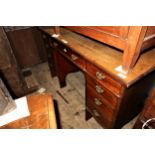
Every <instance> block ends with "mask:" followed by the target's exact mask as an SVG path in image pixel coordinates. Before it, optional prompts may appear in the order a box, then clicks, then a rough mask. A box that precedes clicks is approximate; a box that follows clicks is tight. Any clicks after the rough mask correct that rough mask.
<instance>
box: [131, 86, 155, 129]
mask: <svg viewBox="0 0 155 155" xmlns="http://www.w3.org/2000/svg"><path fill="white" fill-rule="evenodd" d="M133 128H134V129H142V128H143V129H155V88H154V89H153V90H152V92H151V93H150V96H149V97H148V99H147V101H146V104H145V106H144V108H143V110H142V112H141V113H140V116H139V117H138V119H137V121H136V123H135V125H134V127H133Z"/></svg>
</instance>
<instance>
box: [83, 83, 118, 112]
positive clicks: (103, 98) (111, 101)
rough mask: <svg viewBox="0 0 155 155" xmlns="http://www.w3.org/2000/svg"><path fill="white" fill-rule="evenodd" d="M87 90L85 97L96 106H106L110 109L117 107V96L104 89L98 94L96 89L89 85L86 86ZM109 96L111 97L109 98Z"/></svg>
mask: <svg viewBox="0 0 155 155" xmlns="http://www.w3.org/2000/svg"><path fill="white" fill-rule="evenodd" d="M86 90H87V92H88V93H87V98H89V99H91V100H92V101H93V102H94V104H95V105H96V106H98V107H101V108H102V106H103V107H105V106H106V107H108V108H111V109H114V110H115V109H117V107H118V104H119V103H118V101H119V100H118V98H116V97H115V96H113V95H111V94H109V93H108V92H106V91H104V93H103V94H98V93H97V92H96V90H94V89H93V88H92V87H91V86H90V85H89V86H88V85H87V87H86ZM110 97H111V98H110Z"/></svg>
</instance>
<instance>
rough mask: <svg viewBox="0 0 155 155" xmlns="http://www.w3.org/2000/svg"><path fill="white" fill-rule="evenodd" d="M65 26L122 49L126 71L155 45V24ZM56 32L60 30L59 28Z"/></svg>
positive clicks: (123, 65)
mask: <svg viewBox="0 0 155 155" xmlns="http://www.w3.org/2000/svg"><path fill="white" fill-rule="evenodd" d="M65 27H66V28H67V29H69V30H72V31H74V32H78V33H80V34H83V35H86V36H88V37H91V38H94V39H96V40H99V41H101V42H103V43H105V44H107V45H110V46H113V47H116V48H118V49H120V50H122V51H123V62H122V67H123V70H124V71H129V70H130V69H132V68H133V67H134V65H135V63H136V61H137V59H138V57H139V55H140V53H141V51H143V50H145V49H148V48H150V47H152V46H154V45H155V26H65ZM57 29H58V28H57ZM56 32H58V30H57V31H56ZM60 33H61V32H60Z"/></svg>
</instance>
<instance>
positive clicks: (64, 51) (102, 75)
mask: <svg viewBox="0 0 155 155" xmlns="http://www.w3.org/2000/svg"><path fill="white" fill-rule="evenodd" d="M41 30H42V33H43V36H44V35H46V37H48V40H50V46H51V53H52V55H54V57H53V58H54V59H55V60H54V65H55V70H56V75H57V76H58V78H59V81H60V85H61V86H64V85H65V77H66V75H67V74H68V73H70V72H72V71H76V70H77V69H80V70H81V71H83V73H84V75H85V79H86V119H89V118H90V117H91V116H93V117H94V118H95V119H96V120H97V121H98V122H99V123H100V124H101V125H102V126H103V127H104V128H121V127H122V126H123V125H124V124H125V123H127V122H128V121H130V120H131V119H132V118H133V117H134V116H135V115H137V114H138V113H139V112H140V110H141V108H142V107H143V103H144V100H145V98H146V97H147V94H148V91H149V90H151V86H152V84H153V83H154V82H155V81H154V79H155V71H154V69H155V61H154V58H155V49H152V50H150V51H149V52H145V53H144V54H143V55H142V56H141V57H140V59H139V61H138V63H136V66H135V67H134V68H133V69H132V70H131V71H130V72H129V73H128V74H122V72H120V71H119V67H120V66H121V64H122V55H123V53H122V52H120V51H119V50H117V49H114V48H111V47H109V46H106V45H104V44H102V43H99V42H97V41H94V40H92V39H88V38H86V37H83V36H81V35H78V34H76V33H73V32H71V31H69V30H66V29H64V28H61V29H60V32H61V33H60V35H59V36H58V35H55V31H54V30H53V31H52V29H41ZM45 42H46V43H47V44H49V41H48V42H47V41H45ZM148 62H149V63H148Z"/></svg>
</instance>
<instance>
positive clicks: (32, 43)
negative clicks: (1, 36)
mask: <svg viewBox="0 0 155 155" xmlns="http://www.w3.org/2000/svg"><path fill="white" fill-rule="evenodd" d="M6 34H7V37H8V39H9V41H10V44H11V47H12V49H13V53H14V55H15V57H16V59H17V61H18V63H19V66H20V67H21V69H23V68H28V67H31V66H34V65H36V64H39V63H41V62H44V61H46V60H47V55H46V50H45V47H44V46H43V40H42V37H41V34H40V31H38V29H37V28H36V27H28V28H27V27H20V28H18V29H11V30H7V31H6ZM23 58H24V59H23Z"/></svg>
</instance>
